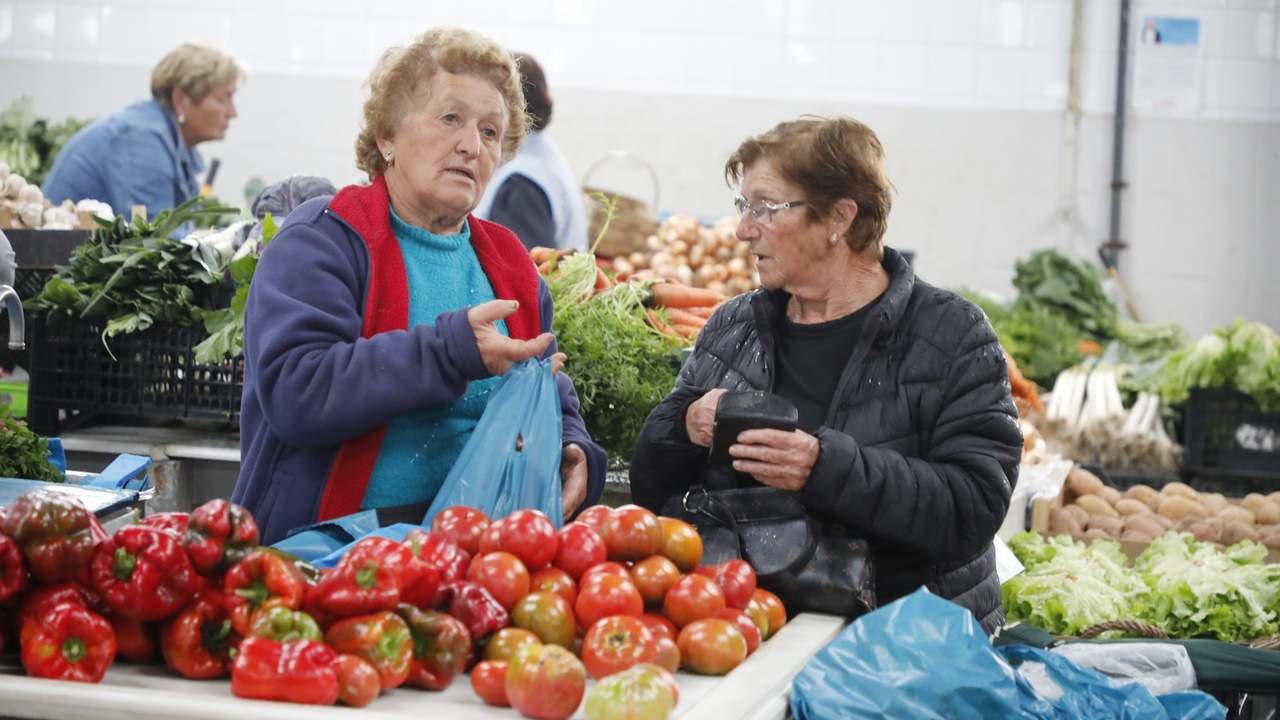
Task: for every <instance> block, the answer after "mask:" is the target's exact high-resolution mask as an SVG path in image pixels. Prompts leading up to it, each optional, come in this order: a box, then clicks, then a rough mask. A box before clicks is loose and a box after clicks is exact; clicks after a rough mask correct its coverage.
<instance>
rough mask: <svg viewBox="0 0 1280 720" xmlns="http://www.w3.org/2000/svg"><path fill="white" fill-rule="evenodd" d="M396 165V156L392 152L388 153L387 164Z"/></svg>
mask: <svg viewBox="0 0 1280 720" xmlns="http://www.w3.org/2000/svg"><path fill="white" fill-rule="evenodd" d="M395 163H396V155H395V153H393V152H391V151H390V150H388V151H387V164H388V165H394V164H395Z"/></svg>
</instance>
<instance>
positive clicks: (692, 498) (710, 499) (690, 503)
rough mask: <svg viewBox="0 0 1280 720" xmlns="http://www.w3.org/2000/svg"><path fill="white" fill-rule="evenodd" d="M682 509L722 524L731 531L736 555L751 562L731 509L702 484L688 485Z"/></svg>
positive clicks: (682, 501)
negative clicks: (735, 545)
mask: <svg viewBox="0 0 1280 720" xmlns="http://www.w3.org/2000/svg"><path fill="white" fill-rule="evenodd" d="M680 502H681V504H682V505H683V506H684V511H685V512H686V513H689V514H690V515H702V516H703V517H706V518H710V519H711V520H714V521H715V522H716V523H717V524H719V525H722V526H724V527H726V528H728V529H729V532H731V533H733V541H734V543H736V544H737V546H738V557H740V558H742V559H743V560H746V561H747V562H749V563H751V564H752V565H755V563H754V562H751V559H750V558H749V557H747V554H748V553H747V546H746V543H744V542H743V541H742V531H741V530H739V529H738V519H737V518H735V517H734V516H733V510H732V509H731V508H729V507H728V506H727V505H726V504H725V503H723V502H722V501H720V500H717V499H716V497H715V496H714V495H712V494H711V493H709V492H707V489H706V488H705V487H704V486H702V485H694V486H692V487H690V488H689V489H688V490H687V491H686V492H685V494H684V497H683V498H682V499H681V501H680Z"/></svg>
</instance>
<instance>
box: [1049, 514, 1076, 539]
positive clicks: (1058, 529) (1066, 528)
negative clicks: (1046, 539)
mask: <svg viewBox="0 0 1280 720" xmlns="http://www.w3.org/2000/svg"><path fill="white" fill-rule="evenodd" d="M1049 532H1050V534H1053V535H1057V534H1060V533H1066V534H1067V535H1071V536H1078V535H1080V534H1081V533H1083V532H1084V527H1083V526H1082V525H1081V524H1080V523H1079V522H1077V521H1076V518H1075V516H1074V515H1072V514H1071V513H1069V512H1067V511H1066V510H1065V509H1063V508H1054V509H1052V510H1050V511H1049Z"/></svg>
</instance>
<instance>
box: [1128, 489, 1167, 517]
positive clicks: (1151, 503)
mask: <svg viewBox="0 0 1280 720" xmlns="http://www.w3.org/2000/svg"><path fill="white" fill-rule="evenodd" d="M1124 496H1125V497H1127V498H1131V499H1133V500H1137V501H1139V502H1142V503H1145V504H1146V506H1147V507H1149V508H1151V510H1152V512H1155V510H1156V509H1157V508H1159V507H1160V499H1161V498H1160V493H1158V492H1156V491H1155V490H1154V489H1152V488H1151V487H1150V486H1147V485H1134V486H1133V487H1131V488H1129V489H1128V490H1125V491H1124Z"/></svg>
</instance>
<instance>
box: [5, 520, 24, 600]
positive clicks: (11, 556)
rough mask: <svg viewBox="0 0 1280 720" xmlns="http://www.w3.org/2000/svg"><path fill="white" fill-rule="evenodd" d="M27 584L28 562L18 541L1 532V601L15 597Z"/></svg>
mask: <svg viewBox="0 0 1280 720" xmlns="http://www.w3.org/2000/svg"><path fill="white" fill-rule="evenodd" d="M26 586H27V564H26V562H24V561H23V560H22V551H21V550H19V549H18V543H16V542H14V541H13V538H11V537H9V536H8V535H4V534H0V603H2V602H6V601H8V600H11V599H13V598H14V597H16V596H17V595H18V593H20V592H22V590H23V588H25V587H26Z"/></svg>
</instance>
